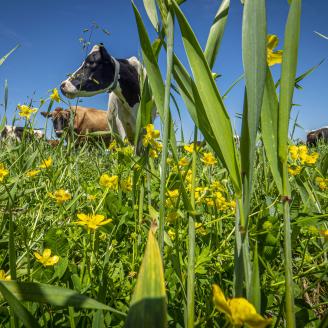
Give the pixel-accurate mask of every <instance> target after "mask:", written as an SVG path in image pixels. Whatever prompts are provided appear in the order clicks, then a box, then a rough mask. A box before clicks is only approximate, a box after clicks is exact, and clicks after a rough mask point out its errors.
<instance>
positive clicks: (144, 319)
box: [125, 229, 167, 328]
mask: <svg viewBox="0 0 328 328" xmlns="http://www.w3.org/2000/svg"><path fill="white" fill-rule="evenodd" d="M125 327H133V328H134V327H157V328H162V327H167V309H166V294H165V281H164V272H163V264H162V257H161V254H160V251H159V247H158V243H157V240H156V238H155V236H154V233H153V231H152V229H151V230H150V231H149V234H148V242H147V246H146V250H145V254H144V257H143V260H142V264H141V267H140V270H139V274H138V279H137V283H136V287H135V290H134V293H133V296H132V300H131V306H130V309H129V313H128V317H127V320H126V325H125Z"/></svg>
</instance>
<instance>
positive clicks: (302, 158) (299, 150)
mask: <svg viewBox="0 0 328 328" xmlns="http://www.w3.org/2000/svg"><path fill="white" fill-rule="evenodd" d="M288 151H289V157H290V159H291V160H292V163H291V164H289V165H288V173H289V174H290V175H293V176H295V175H298V174H300V173H301V171H302V166H303V165H313V164H315V163H316V162H317V160H318V158H319V154H318V153H317V152H312V153H310V152H309V150H308V148H307V146H305V145H301V146H296V145H292V146H289V148H288Z"/></svg>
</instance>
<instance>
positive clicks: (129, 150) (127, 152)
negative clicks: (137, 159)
mask: <svg viewBox="0 0 328 328" xmlns="http://www.w3.org/2000/svg"><path fill="white" fill-rule="evenodd" d="M117 151H120V152H121V153H122V154H124V155H125V156H132V155H133V152H134V148H133V146H131V145H128V146H125V147H121V148H117Z"/></svg>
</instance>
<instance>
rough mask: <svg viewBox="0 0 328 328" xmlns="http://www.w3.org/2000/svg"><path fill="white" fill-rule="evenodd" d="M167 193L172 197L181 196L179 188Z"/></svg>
mask: <svg viewBox="0 0 328 328" xmlns="http://www.w3.org/2000/svg"><path fill="white" fill-rule="evenodd" d="M167 195H168V196H169V197H170V198H178V197H179V189H174V190H168V191H167Z"/></svg>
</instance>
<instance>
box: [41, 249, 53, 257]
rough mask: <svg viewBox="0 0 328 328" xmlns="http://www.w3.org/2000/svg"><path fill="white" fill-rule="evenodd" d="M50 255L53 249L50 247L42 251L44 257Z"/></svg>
mask: <svg viewBox="0 0 328 328" xmlns="http://www.w3.org/2000/svg"><path fill="white" fill-rule="evenodd" d="M50 255H51V249H49V248H46V249H45V250H44V251H43V253H42V257H43V258H44V259H47V258H49V257H50Z"/></svg>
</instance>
